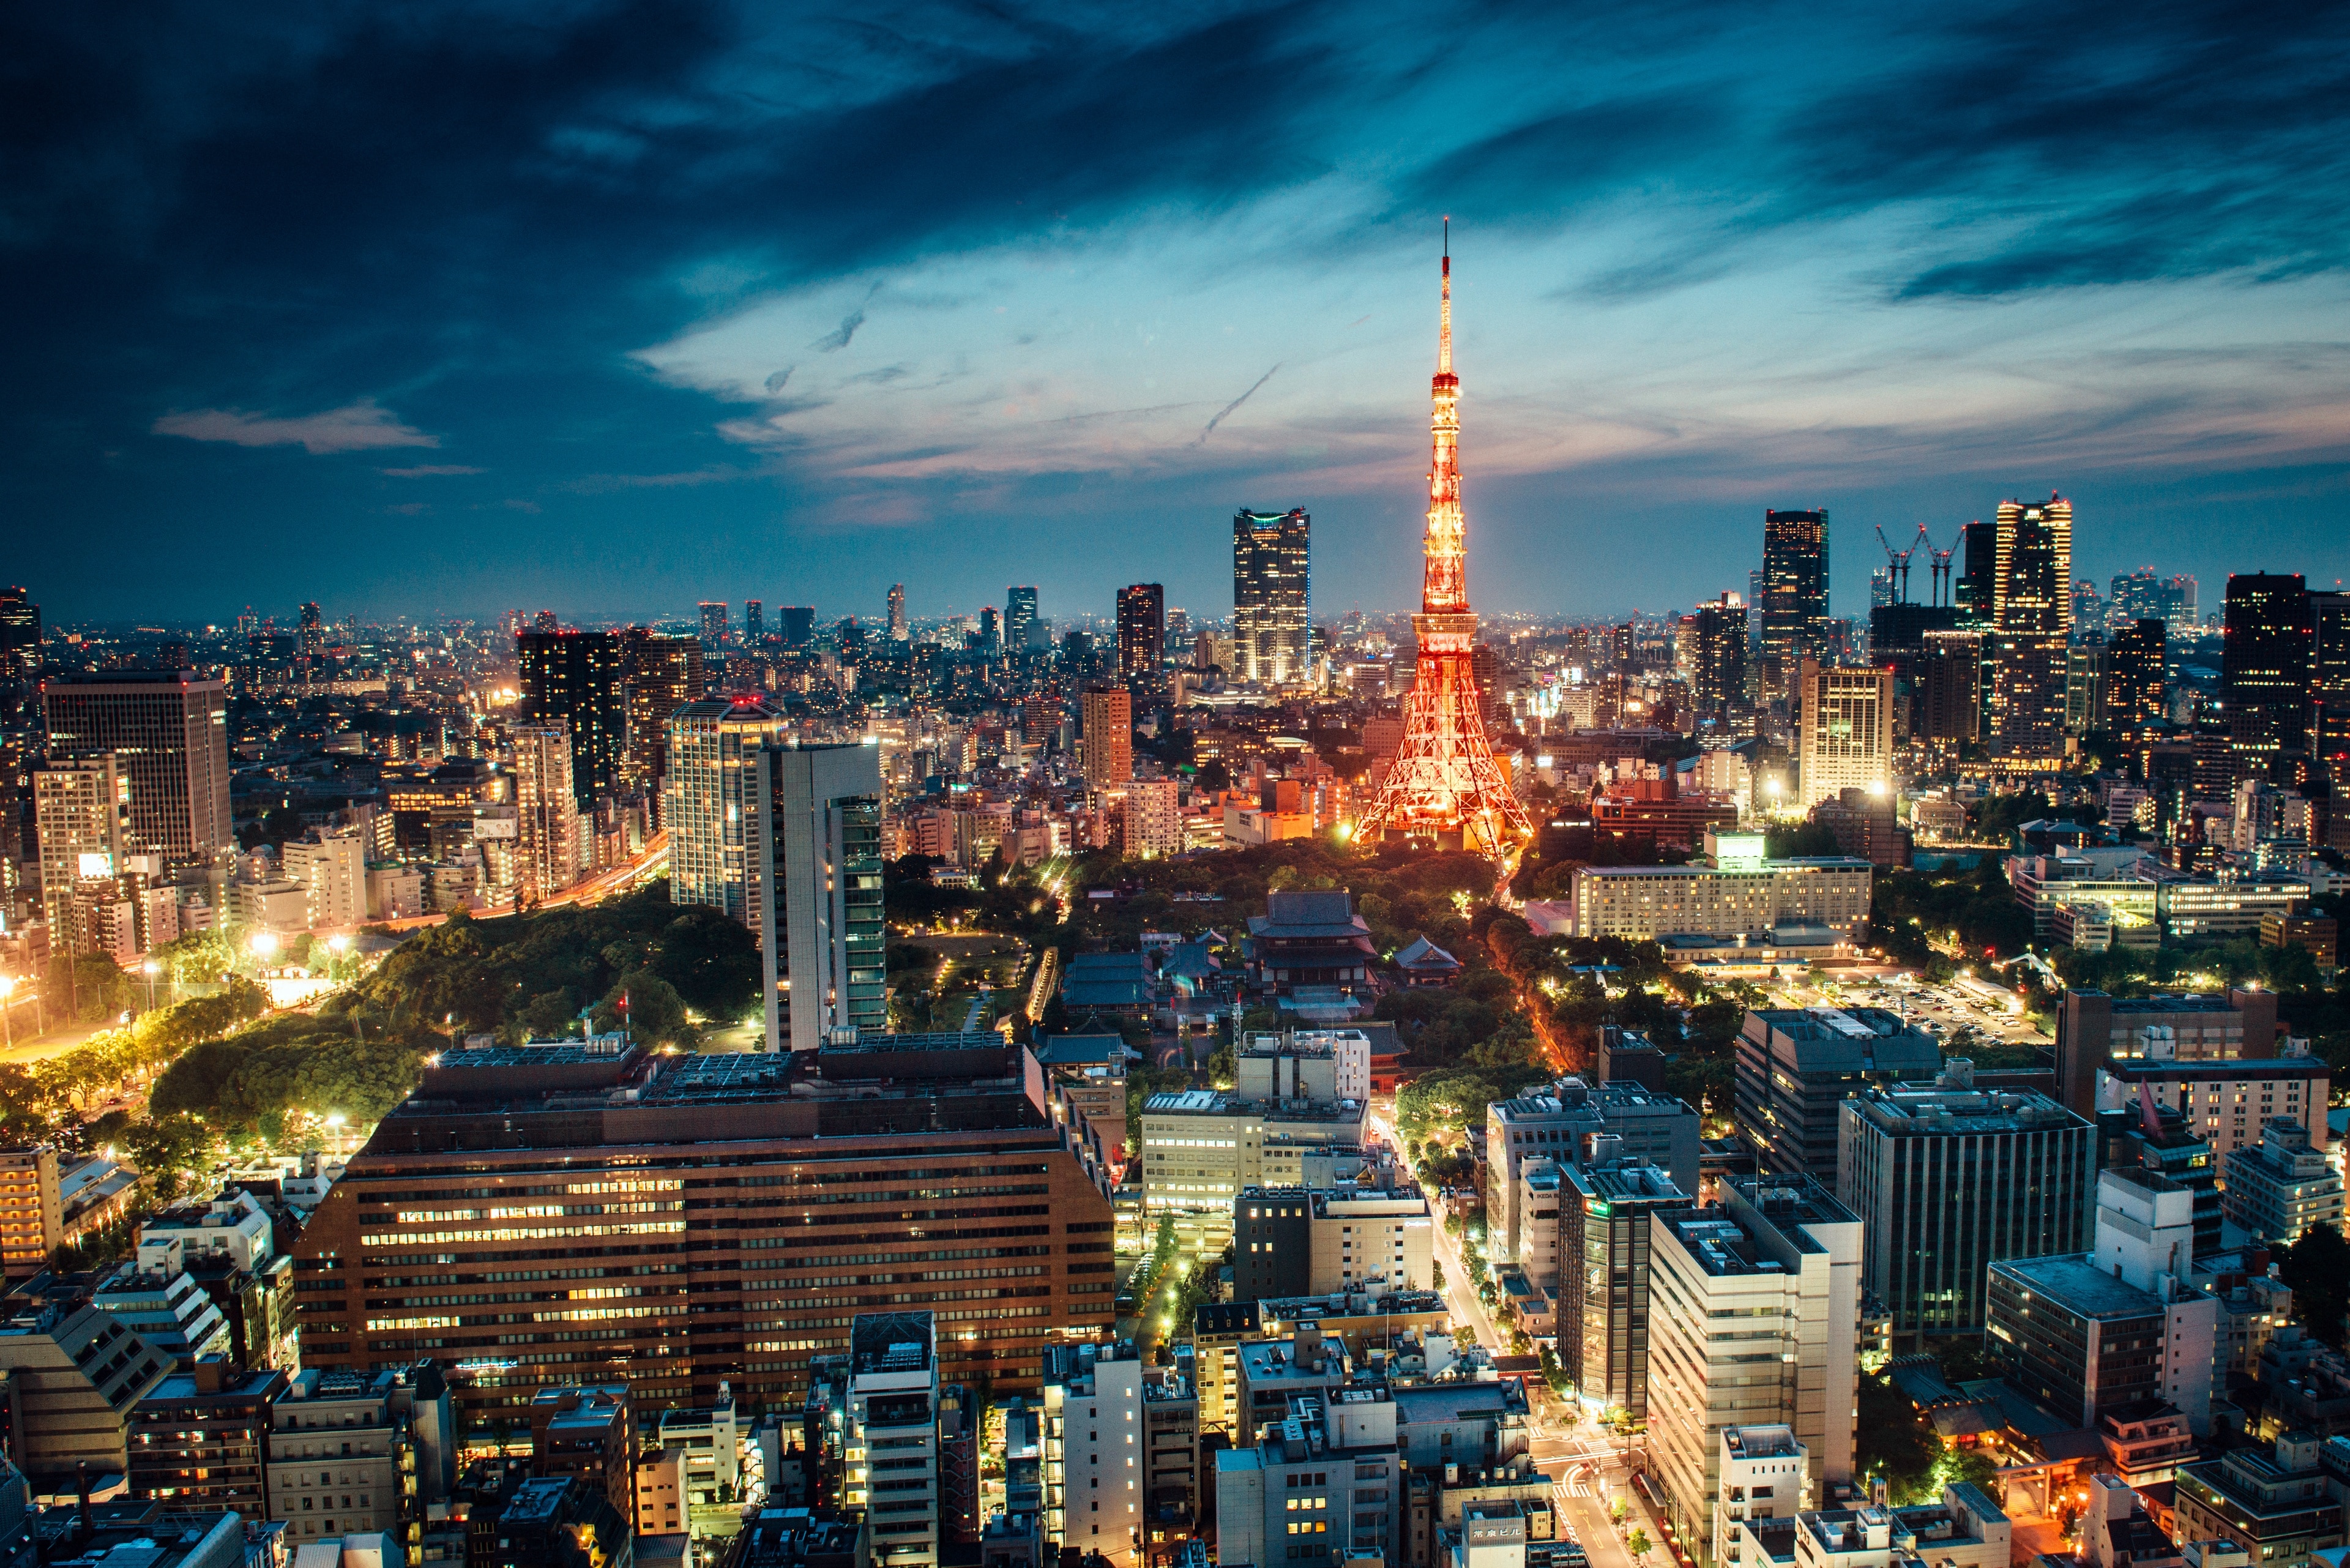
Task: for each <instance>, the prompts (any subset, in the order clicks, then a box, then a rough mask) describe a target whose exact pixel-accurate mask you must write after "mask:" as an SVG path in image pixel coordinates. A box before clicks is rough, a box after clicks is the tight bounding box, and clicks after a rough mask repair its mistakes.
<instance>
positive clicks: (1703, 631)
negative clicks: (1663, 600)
mask: <svg viewBox="0 0 2350 1568" xmlns="http://www.w3.org/2000/svg"><path fill="white" fill-rule="evenodd" d="M1746 617H1747V608H1746V607H1745V606H1744V605H1742V604H1740V603H1739V602H1738V597H1737V596H1736V595H1735V594H1728V593H1725V594H1723V595H1722V596H1721V597H1720V598H1718V599H1714V600H1711V601H1709V602H1708V603H1705V604H1701V605H1700V606H1698V607H1697V609H1696V611H1695V613H1693V614H1692V615H1691V616H1690V618H1689V625H1690V632H1691V634H1692V635H1693V636H1694V637H1695V638H1696V639H1697V653H1696V656H1695V657H1694V658H1693V659H1690V687H1691V689H1690V699H1691V701H1694V702H1695V703H1696V704H1697V711H1698V716H1699V717H1700V718H1707V719H1712V720H1715V721H1717V722H1721V723H1725V724H1727V723H1731V722H1735V720H1736V719H1737V717H1738V716H1739V715H1740V714H1742V713H1743V712H1744V711H1746Z"/></svg>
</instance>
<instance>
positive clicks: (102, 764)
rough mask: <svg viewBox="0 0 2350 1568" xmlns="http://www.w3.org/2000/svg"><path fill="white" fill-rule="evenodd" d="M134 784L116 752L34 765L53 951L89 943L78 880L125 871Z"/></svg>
mask: <svg viewBox="0 0 2350 1568" xmlns="http://www.w3.org/2000/svg"><path fill="white" fill-rule="evenodd" d="M33 821H34V827H35V832H36V836H37V837H38V838H39V840H40V846H41V913H42V918H43V919H46V920H47V922H48V928H49V950H50V951H52V952H79V951H81V950H83V949H84V948H85V947H86V946H88V943H86V942H85V941H84V940H82V939H83V933H82V932H81V931H80V930H79V929H78V927H79V922H78V921H77V920H76V919H75V918H74V894H75V884H76V883H78V882H80V881H81V880H83V879H84V878H86V877H109V878H110V877H116V876H118V875H120V873H121V871H122V870H123V864H122V857H123V856H124V855H126V854H127V853H129V852H130V845H131V831H130V780H129V779H127V778H125V777H123V776H122V775H121V774H120V773H118V772H117V771H116V769H115V755H114V753H111V752H103V753H99V755H97V756H94V757H76V758H72V759H69V760H61V761H57V762H52V763H47V765H45V766H42V767H37V768H36V769H34V770H33Z"/></svg>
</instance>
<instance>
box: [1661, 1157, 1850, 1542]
mask: <svg viewBox="0 0 2350 1568" xmlns="http://www.w3.org/2000/svg"><path fill="white" fill-rule="evenodd" d="M1721 1192H1722V1199H1721V1203H1720V1204H1718V1205H1712V1206H1709V1207H1707V1208H1703V1209H1695V1210H1681V1211H1679V1212H1668V1213H1663V1214H1659V1215H1658V1216H1656V1217H1655V1219H1654V1221H1653V1223H1654V1236H1653V1241H1652V1244H1651V1253H1650V1257H1649V1269H1648V1295H1649V1314H1648V1344H1649V1354H1648V1447H1649V1452H1650V1454H1651V1456H1652V1459H1653V1463H1654V1465H1655V1469H1654V1471H1653V1472H1652V1473H1653V1475H1654V1477H1655V1479H1656V1480H1658V1481H1659V1483H1661V1490H1663V1492H1664V1497H1665V1505H1666V1512H1667V1516H1668V1521H1669V1522H1670V1523H1671V1524H1672V1525H1673V1526H1674V1531H1675V1533H1676V1535H1677V1536H1678V1538H1679V1540H1681V1541H1683V1542H1703V1541H1707V1540H1710V1539H1711V1535H1712V1531H1713V1515H1714V1508H1715V1505H1716V1503H1717V1502H1719V1501H1720V1496H1719V1492H1720V1484H1721V1449H1722V1442H1721V1431H1722V1428H1725V1427H1732V1426H1736V1427H1746V1426H1755V1425H1770V1424H1775V1423H1784V1424H1786V1425H1787V1426H1790V1427H1792V1428H1794V1433H1795V1438H1796V1440H1797V1441H1798V1442H1800V1443H1801V1444H1802V1445H1803V1447H1804V1457H1805V1459H1806V1461H1807V1462H1808V1464H1809V1465H1810V1467H1811V1473H1810V1474H1809V1475H1808V1476H1806V1477H1805V1480H1806V1481H1807V1482H1808V1483H1809V1485H1810V1487H1811V1489H1812V1495H1814V1497H1818V1496H1824V1495H1825V1491H1826V1483H1827V1482H1829V1481H1842V1480H1850V1479H1851V1477H1852V1469H1853V1448H1854V1425H1855V1423H1854V1418H1853V1412H1854V1411H1855V1409H1856V1407H1857V1404H1858V1397H1859V1379H1860V1368H1859V1360H1860V1357H1859V1355H1858V1339H1859V1331H1860V1270H1861V1224H1860V1220H1858V1219H1857V1218H1856V1216H1855V1215H1854V1214H1853V1213H1852V1211H1851V1210H1847V1209H1846V1208H1845V1206H1844V1205H1843V1204H1841V1203H1839V1202H1837V1201H1836V1199H1835V1195H1834V1194H1832V1193H1831V1192H1829V1191H1828V1189H1826V1188H1825V1187H1823V1186H1821V1185H1820V1184H1819V1183H1817V1182H1815V1181H1813V1180H1812V1179H1809V1178H1807V1177H1796V1178H1793V1179H1773V1178H1764V1179H1761V1180H1759V1181H1756V1180H1738V1179H1725V1180H1724V1181H1722V1183H1721Z"/></svg>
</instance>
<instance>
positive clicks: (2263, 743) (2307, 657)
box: [2220, 572, 2317, 782]
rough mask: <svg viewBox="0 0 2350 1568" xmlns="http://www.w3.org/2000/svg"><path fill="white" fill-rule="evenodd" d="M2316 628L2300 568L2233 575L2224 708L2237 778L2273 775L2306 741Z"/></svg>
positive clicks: (2222, 694) (2224, 657)
mask: <svg viewBox="0 0 2350 1568" xmlns="http://www.w3.org/2000/svg"><path fill="white" fill-rule="evenodd" d="M2316 636H2317V632H2316V626H2315V624H2314V620H2313V618H2312V617H2311V614H2310V603H2309V590H2308V585H2307V584H2306V583H2304V582H2303V580H2302V576H2301V574H2300V573H2298V572H2294V573H2291V574H2286V573H2271V572H2236V573H2230V575H2229V577H2228V607H2227V639H2226V646H2225V648H2224V649H2223V650H2222V654H2221V658H2222V661H2223V662H2222V668H2221V670H2220V682H2221V685H2220V713H2221V716H2222V717H2223V718H2224V719H2225V720H2226V721H2227V725H2228V749H2229V751H2230V753H2233V756H2234V759H2235V774H2236V777H2237V778H2239V779H2248V778H2250V779H2265V778H2269V777H2270V776H2271V775H2272V770H2274V769H2275V768H2276V767H2277V766H2278V764H2279V763H2282V761H2283V760H2284V758H2285V757H2286V756H2287V755H2288V754H2289V753H2301V752H2302V751H2303V750H2304V749H2305V747H2306V746H2307V744H2308V732H2309V715H2310V710H2311V701H2310V696H2311V692H2310V689H2311V675H2312V671H2313V666H2314V658H2313V655H2314V651H2315V648H2316ZM2280 782H2282V781H2280Z"/></svg>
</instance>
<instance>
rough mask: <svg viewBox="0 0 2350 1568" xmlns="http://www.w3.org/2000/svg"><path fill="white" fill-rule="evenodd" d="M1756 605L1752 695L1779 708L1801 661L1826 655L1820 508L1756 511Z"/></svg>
mask: <svg viewBox="0 0 2350 1568" xmlns="http://www.w3.org/2000/svg"><path fill="white" fill-rule="evenodd" d="M1762 610H1763V661H1762V667H1761V669H1760V670H1759V671H1758V674H1757V681H1758V691H1759V696H1758V701H1761V702H1762V703H1763V705H1764V706H1765V707H1776V708H1780V709H1782V710H1785V709H1787V708H1790V707H1792V705H1793V704H1794V701H1795V700H1796V693H1795V678H1796V673H1797V671H1798V670H1800V669H1801V668H1802V665H1803V661H1804V659H1827V658H1828V514H1827V513H1826V512H1825V511H1816V512H1768V511H1766V512H1764V513H1763V604H1762Z"/></svg>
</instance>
